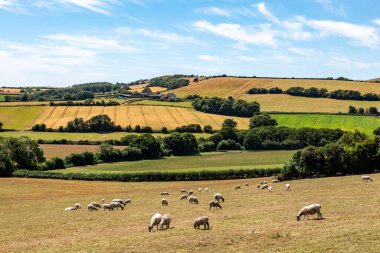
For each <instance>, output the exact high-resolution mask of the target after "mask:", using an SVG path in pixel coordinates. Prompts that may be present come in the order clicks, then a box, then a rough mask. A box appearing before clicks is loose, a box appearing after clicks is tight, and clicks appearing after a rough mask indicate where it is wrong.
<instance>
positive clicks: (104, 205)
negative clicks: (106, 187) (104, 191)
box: [103, 204, 113, 211]
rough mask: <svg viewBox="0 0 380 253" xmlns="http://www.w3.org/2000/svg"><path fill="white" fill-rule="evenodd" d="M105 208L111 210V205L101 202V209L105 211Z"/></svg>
mask: <svg viewBox="0 0 380 253" xmlns="http://www.w3.org/2000/svg"><path fill="white" fill-rule="evenodd" d="M107 209H108V211H111V210H113V207H112V206H111V204H103V210H104V211H105V210H107Z"/></svg>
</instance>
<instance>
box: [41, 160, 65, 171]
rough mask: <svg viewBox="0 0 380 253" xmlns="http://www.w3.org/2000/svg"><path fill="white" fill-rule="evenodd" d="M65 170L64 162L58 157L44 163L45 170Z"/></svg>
mask: <svg viewBox="0 0 380 253" xmlns="http://www.w3.org/2000/svg"><path fill="white" fill-rule="evenodd" d="M62 169H66V165H65V161H64V160H63V159H61V158H59V157H53V158H52V159H50V160H48V161H46V170H62Z"/></svg>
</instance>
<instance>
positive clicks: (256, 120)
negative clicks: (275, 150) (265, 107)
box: [249, 113, 278, 129]
mask: <svg viewBox="0 0 380 253" xmlns="http://www.w3.org/2000/svg"><path fill="white" fill-rule="evenodd" d="M277 125H278V123H277V121H276V120H275V119H272V118H271V117H270V115H268V114H266V113H263V114H258V115H255V116H253V117H252V118H250V119H249V128H250V129H252V128H255V127H262V126H277Z"/></svg>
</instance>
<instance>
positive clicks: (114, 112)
mask: <svg viewBox="0 0 380 253" xmlns="http://www.w3.org/2000/svg"><path fill="white" fill-rule="evenodd" d="M116 116H117V106H115V108H114V109H113V122H116Z"/></svg>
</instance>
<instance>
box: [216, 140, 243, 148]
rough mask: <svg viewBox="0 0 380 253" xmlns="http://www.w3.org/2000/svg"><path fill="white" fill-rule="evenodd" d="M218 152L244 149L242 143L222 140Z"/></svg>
mask: <svg viewBox="0 0 380 253" xmlns="http://www.w3.org/2000/svg"><path fill="white" fill-rule="evenodd" d="M216 149H217V150H241V149H242V147H241V145H240V143H238V142H235V141H234V140H222V141H221V142H219V144H218V146H217V148H216Z"/></svg>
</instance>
